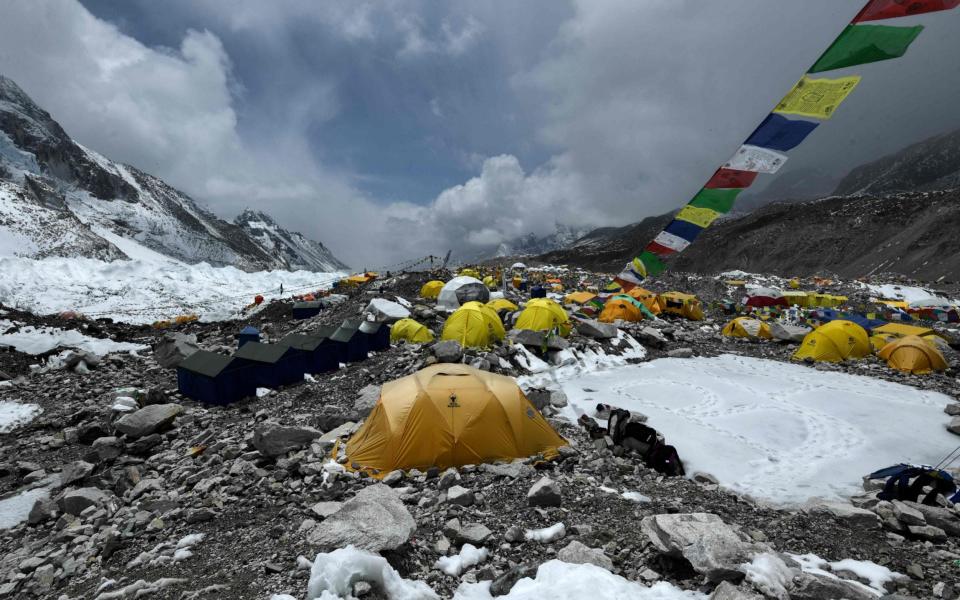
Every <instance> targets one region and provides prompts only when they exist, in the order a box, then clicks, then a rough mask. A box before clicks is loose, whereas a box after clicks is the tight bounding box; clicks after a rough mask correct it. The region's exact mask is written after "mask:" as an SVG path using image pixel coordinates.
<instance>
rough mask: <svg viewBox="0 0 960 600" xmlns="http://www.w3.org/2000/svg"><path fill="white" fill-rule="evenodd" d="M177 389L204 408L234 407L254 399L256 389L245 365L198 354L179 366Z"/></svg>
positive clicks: (214, 355)
mask: <svg viewBox="0 0 960 600" xmlns="http://www.w3.org/2000/svg"><path fill="white" fill-rule="evenodd" d="M177 389H178V390H179V391H180V393H181V394H183V395H184V396H186V397H187V398H190V399H192V400H196V401H197V402H202V403H204V404H214V405H225V404H232V403H234V402H236V401H238V400H240V399H242V398H246V397H247V396H254V395H256V392H257V386H256V383H255V381H254V379H253V378H252V377H251V376H250V373H249V372H248V371H247V370H246V369H244V367H243V364H242V363H241V362H239V361H236V360H234V359H233V358H232V357H230V356H224V355H223V354H217V353H215V352H207V351H206V350H198V351H197V352H194V353H193V354H191V355H190V356H188V357H186V358H185V359H183V360H182V361H180V364H178V365H177Z"/></svg>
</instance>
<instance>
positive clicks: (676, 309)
mask: <svg viewBox="0 0 960 600" xmlns="http://www.w3.org/2000/svg"><path fill="white" fill-rule="evenodd" d="M657 303H658V304H659V305H660V312H661V313H665V314H668V315H679V316H681V317H685V318H687V319H690V320H691V321H702V320H703V309H702V308H701V307H700V300H698V299H697V297H696V296H694V295H692V294H684V293H683V292H667V293H665V294H660V295H659V296H657Z"/></svg>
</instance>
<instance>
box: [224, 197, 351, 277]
mask: <svg viewBox="0 0 960 600" xmlns="http://www.w3.org/2000/svg"><path fill="white" fill-rule="evenodd" d="M233 223H234V224H235V225H236V226H237V227H239V228H240V229H242V230H243V231H245V232H246V233H247V235H248V236H250V238H251V239H253V241H255V242H256V243H257V244H258V245H259V246H260V247H261V248H263V250H264V251H265V252H267V253H269V254H270V255H271V256H275V257H277V258H279V259H280V260H283V261H284V263H285V264H286V267H287V268H288V269H290V270H291V271H299V270H304V271H341V270H345V269H347V268H348V267H347V265H345V264H343V263H342V262H340V260H338V259H337V257H336V256H334V255H333V253H332V252H330V250H329V249H328V248H327V247H326V246H324V245H323V244H321V243H320V242H315V241H313V240H311V239H308V238H306V237H304V236H303V234H300V233H298V232H296V231H287V230H286V229H284V228H283V227H280V226H279V225H277V224H276V222H274V220H273V219H271V218H270V216H269V215H267V214H266V213H263V212H260V211H254V210H250V209H247V210H245V211H243V212H242V213H240V214H239V215H237V218H235V219H234V220H233Z"/></svg>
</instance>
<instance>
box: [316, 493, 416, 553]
mask: <svg viewBox="0 0 960 600" xmlns="http://www.w3.org/2000/svg"><path fill="white" fill-rule="evenodd" d="M416 529H417V524H416V522H415V521H414V520H413V516H411V515H410V512H409V511H408V510H407V509H406V507H405V506H404V505H403V502H401V501H400V498H399V497H398V496H397V494H396V492H394V491H393V490H392V489H390V488H389V487H387V486H385V485H383V484H382V483H377V484H374V485H371V486H369V487H365V488H363V489H362V490H360V491H359V492H358V493H357V495H356V496H354V497H353V498H351V499H350V500H347V501H346V502H344V503H343V506H342V507H341V508H340V510H338V511H337V512H335V513H333V514H331V515H330V516H328V517H327V518H326V519H324V520H323V521H322V522H321V523H320V524H319V525H317V526H316V527H314V528H313V529H311V530H310V533H309V536H308V540H309V541H310V542H311V543H312V544H315V545H317V546H320V547H322V548H330V549H333V548H343V547H344V546H347V545H348V544H353V545H354V546H356V547H358V548H362V549H364V550H369V551H371V552H381V551H383V550H396V549H397V548H399V547H400V546H402V545H403V544H405V543H406V542H407V540H409V539H410V536H411V535H413V532H414V531H416Z"/></svg>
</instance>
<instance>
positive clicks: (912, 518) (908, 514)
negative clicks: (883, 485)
mask: <svg viewBox="0 0 960 600" xmlns="http://www.w3.org/2000/svg"><path fill="white" fill-rule="evenodd" d="M893 516H894V517H896V519H897V520H898V521H900V522H901V523H903V524H904V525H926V524H927V519H926V517H924V516H923V513H922V512H920V511H919V510H917V509H916V508H914V507H912V506H910V505H908V504H904V503H903V502H900V501H899V500H894V501H893Z"/></svg>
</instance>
